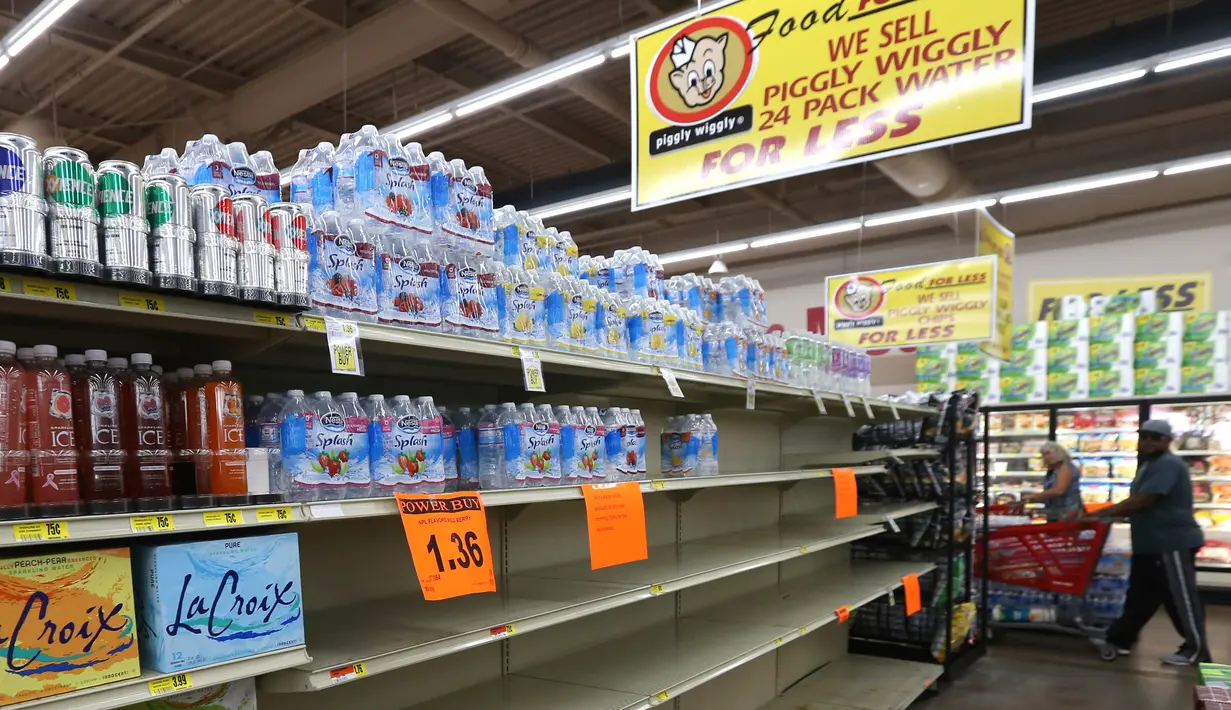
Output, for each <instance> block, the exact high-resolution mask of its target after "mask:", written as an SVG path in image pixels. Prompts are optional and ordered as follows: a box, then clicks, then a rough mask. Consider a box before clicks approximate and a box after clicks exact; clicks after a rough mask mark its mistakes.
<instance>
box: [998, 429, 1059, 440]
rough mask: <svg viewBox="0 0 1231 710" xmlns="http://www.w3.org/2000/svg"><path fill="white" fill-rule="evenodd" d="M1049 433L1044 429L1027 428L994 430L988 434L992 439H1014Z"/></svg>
mask: <svg viewBox="0 0 1231 710" xmlns="http://www.w3.org/2000/svg"><path fill="white" fill-rule="evenodd" d="M1048 434H1050V432H1049V431H1047V430H1046V429H1029V430H1022V431H994V432H991V433H990V434H988V436H989V437H990V438H992V439H1014V438H1021V437H1029V436H1047V435H1048Z"/></svg>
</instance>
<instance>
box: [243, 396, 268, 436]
mask: <svg viewBox="0 0 1231 710" xmlns="http://www.w3.org/2000/svg"><path fill="white" fill-rule="evenodd" d="M264 403H265V398H264V397H262V396H261V395H259V394H249V395H244V446H246V447H248V448H250V449H251V448H253V447H255V446H256V445H257V444H256V442H257V440H258V439H259V438H260V433H259V432H258V431H257V426H256V417H257V414H258V413H259V412H260V411H261V405H263V404H264Z"/></svg>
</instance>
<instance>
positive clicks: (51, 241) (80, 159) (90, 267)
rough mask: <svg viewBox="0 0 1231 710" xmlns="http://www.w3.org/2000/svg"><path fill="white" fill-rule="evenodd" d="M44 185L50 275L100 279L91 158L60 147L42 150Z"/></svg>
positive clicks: (96, 216)
mask: <svg viewBox="0 0 1231 710" xmlns="http://www.w3.org/2000/svg"><path fill="white" fill-rule="evenodd" d="M43 185H44V190H43V192H44V194H45V195H46V199H47V251H48V254H49V255H50V256H51V271H52V272H53V273H57V274H67V275H72V276H88V277H91V278H101V277H102V275H103V264H102V259H101V258H100V255H99V249H98V208H97V207H96V206H95V197H94V193H95V184H94V166H93V165H91V164H90V156H88V155H86V154H85V152H84V151H80V150H77V149H76V148H65V147H62V146H58V147H55V148H48V149H47V150H44V151H43Z"/></svg>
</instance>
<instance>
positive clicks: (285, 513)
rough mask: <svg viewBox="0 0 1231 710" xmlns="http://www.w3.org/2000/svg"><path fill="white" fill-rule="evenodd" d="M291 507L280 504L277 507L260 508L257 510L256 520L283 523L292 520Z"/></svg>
mask: <svg viewBox="0 0 1231 710" xmlns="http://www.w3.org/2000/svg"><path fill="white" fill-rule="evenodd" d="M290 520H291V509H290V507H289V506H285V505H280V506H278V507H277V508H259V509H258V510H257V511H256V521H257V522H258V523H282V522H290Z"/></svg>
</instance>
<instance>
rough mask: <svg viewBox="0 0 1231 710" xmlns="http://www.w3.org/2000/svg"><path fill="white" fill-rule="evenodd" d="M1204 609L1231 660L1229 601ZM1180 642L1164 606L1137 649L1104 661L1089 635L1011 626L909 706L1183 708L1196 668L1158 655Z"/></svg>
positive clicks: (962, 709)
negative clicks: (955, 675) (937, 689)
mask: <svg viewBox="0 0 1231 710" xmlns="http://www.w3.org/2000/svg"><path fill="white" fill-rule="evenodd" d="M1206 613H1207V615H1208V620H1207V633H1209V635H1210V638H1211V639H1212V641H1213V643H1212V651H1213V656H1214V660H1215V661H1219V662H1224V663H1226V662H1231V606H1216V605H1210V606H1208V607H1207V608H1206ZM1179 643H1180V641H1179V637H1178V636H1177V635H1176V632H1175V630H1174V629H1172V628H1171V623H1170V622H1169V621H1168V620H1167V616H1166V614H1165V613H1163V612H1162V610H1159V613H1158V615H1156V616H1155V617H1154V620H1153V621H1151V622H1150V625H1149V626H1147V627H1146V630H1145V633H1144V634H1143V636H1142V639H1141V641H1140V642H1139V643H1138V645H1137V648H1136V649H1134V653H1133V655H1132V656H1130V657H1127V658H1122V659H1120V660H1118V661H1115V662H1113V663H1107V662H1104V661H1101V660H1099V658H1098V656H1097V655H1096V653H1095V652H1094V649H1093V647H1092V646H1090V643H1089V642H1088V641H1086V640H1084V639H1079V638H1072V637H1066V636H1059V635H1052V634H1042V633H1034V632H1012V633H1010V634H1009V635H1007V636H1005V638H1004V639H1003V640H1002V641H1000V642H998V643H995V644H993V645H992V647H991V648H990V649H989V652H988V654H987V655H986V656H984V657H983V658H982V659H980V660H979V661H978V662H976V663H975V664H974V665H973V666H972V667H971V668H970V669H969V670H967V671H966V673H965V675H963V676H962V677H960V678H959V679H958V680H957V681H955V682H953V683H951V684H947V685H946V687H945V688H944V690H943V691H942V692H941V693H940V694H939V695H936V696H933V697H926V698H924V699H921V700H920V702H918V703H916V704H915V705H914V706H912V710H985V709H991V708H996V710H1043V709H1046V710H1070V709H1072V710H1077V709H1079V708H1080V709H1081V710H1101V709H1103V708H1107V709H1108V710H1112V709H1115V710H1119V709H1120V708H1126V709H1127V708H1132V710H1186V709H1187V708H1191V707H1192V688H1193V685H1195V684H1196V682H1197V671H1196V669H1195V668H1175V667H1172V666H1165V665H1163V664H1161V663H1159V661H1158V657H1159V656H1161V655H1162V654H1164V653H1169V652H1171V651H1174V650H1175V649H1176V647H1178V646H1179Z"/></svg>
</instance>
